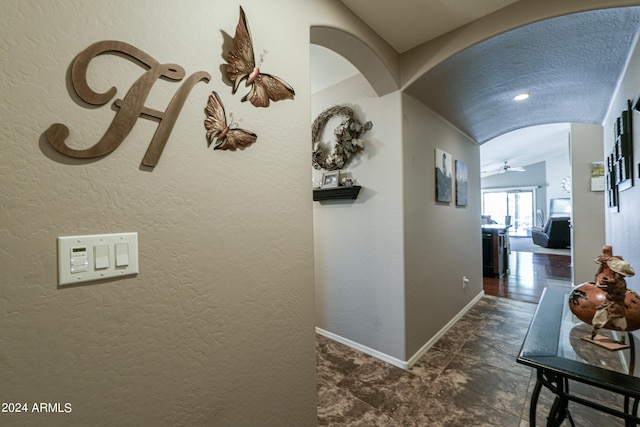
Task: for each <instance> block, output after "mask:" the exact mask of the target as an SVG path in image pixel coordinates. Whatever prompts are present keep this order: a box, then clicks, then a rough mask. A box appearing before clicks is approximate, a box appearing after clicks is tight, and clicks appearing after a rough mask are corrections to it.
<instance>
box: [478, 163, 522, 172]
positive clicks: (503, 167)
mask: <svg viewBox="0 0 640 427" xmlns="http://www.w3.org/2000/svg"><path fill="white" fill-rule="evenodd" d="M525 170H526V169H525V168H523V167H520V166H509V164H508V163H507V162H506V161H505V162H504V163H503V164H501V165H500V167H499V168H498V169H497V170H492V171H482V173H483V174H486V175H495V174H497V173H505V172H524V171H525Z"/></svg>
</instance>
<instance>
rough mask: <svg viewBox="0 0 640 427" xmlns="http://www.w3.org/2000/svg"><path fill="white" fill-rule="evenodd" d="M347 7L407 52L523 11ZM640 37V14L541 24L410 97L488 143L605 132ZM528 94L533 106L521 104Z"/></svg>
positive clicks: (434, 78) (406, 2)
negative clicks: (557, 127) (550, 133)
mask: <svg viewBox="0 0 640 427" xmlns="http://www.w3.org/2000/svg"><path fill="white" fill-rule="evenodd" d="M342 2H343V3H344V4H345V5H347V7H349V8H350V9H352V10H353V11H354V12H355V13H356V14H357V15H358V16H360V17H361V18H362V19H363V21H365V22H366V23H367V24H368V25H369V26H371V27H372V28H373V29H374V30H375V31H376V32H377V33H378V34H379V35H380V36H381V37H383V38H384V39H385V40H387V42H389V43H390V44H391V45H392V46H393V47H394V48H395V49H396V50H397V51H398V52H400V53H402V52H405V51H408V50H409V49H411V48H413V47H415V46H417V45H419V44H421V43H424V42H427V41H428V40H430V39H432V38H434V37H436V36H438V35H441V34H444V33H446V32H447V31H451V30H453V29H455V28H458V27H460V26H463V25H465V24H467V23H469V22H472V21H474V20H476V19H479V18H482V16H484V15H488V14H490V13H493V12H494V11H496V10H498V9H500V8H502V7H507V6H509V5H510V4H512V3H516V2H514V1H509V0H487V1H482V2H469V1H468V0H430V1H425V0H398V1H394V2H385V1H370V0H342ZM603 3H604V2H603ZM638 4H640V2H639V3H638ZM603 7H605V6H603ZM416 22H422V24H421V25H417V24H416ZM639 31H640V6H632V7H624V8H609V9H600V10H593V11H587V12H580V13H575V14H571V15H566V16H561V17H557V18H552V19H548V20H544V21H539V22H536V23H533V24H530V25H527V26H524V27H520V28H516V29H514V30H511V31H508V32H505V33H502V34H499V35H497V36H494V37H492V38H489V39H487V40H484V41H482V42H480V43H477V44H475V45H473V46H471V47H469V48H467V49H465V50H463V51H461V52H459V53H457V54H456V55H453V56H452V57H450V58H448V59H446V60H445V61H443V62H441V63H440V64H438V65H436V66H435V67H434V68H432V69H430V70H429V71H427V72H426V73H425V74H424V75H422V76H420V77H418V78H417V79H416V80H415V81H413V82H411V84H409V86H407V87H406V88H405V91H406V92H407V93H409V94H411V95H412V96H414V97H416V98H418V99H420V100H421V101H422V102H423V103H424V104H425V105H427V106H428V107H429V108H431V109H432V110H433V111H434V112H436V113H437V114H438V115H440V116H442V117H443V118H444V119H445V120H447V121H449V122H450V123H452V124H453V125H454V126H456V127H457V128H458V129H460V130H461V131H463V132H464V133H466V134H467V135H469V136H470V137H471V138H473V139H474V140H475V141H477V142H478V143H480V144H483V143H485V142H487V141H491V140H492V139H494V138H495V137H498V136H500V135H505V134H508V133H509V132H511V131H514V130H517V129H523V128H527V127H529V126H534V125H540V124H549V123H591V124H602V122H603V120H604V118H605V115H606V113H607V111H608V108H609V104H610V102H611V98H612V95H613V93H614V92H615V90H616V87H617V84H618V81H619V79H620V77H621V74H622V73H623V71H624V69H625V67H626V63H627V60H628V58H629V55H630V51H631V49H633V48H634V46H635V43H636V40H637V35H638V33H639ZM521 92H527V93H528V94H529V95H530V97H529V98H528V99H527V100H525V101H520V102H516V101H514V100H513V97H514V96H515V95H516V94H518V93H521ZM565 141H566V140H565ZM529 142H530V141H529ZM513 143H514V144H516V143H517V141H515V140H514V142H513ZM565 146H566V143H565ZM513 151H514V152H517V151H518V149H517V148H515V149H514V150H513ZM505 160H507V159H505ZM483 165H484V162H483Z"/></svg>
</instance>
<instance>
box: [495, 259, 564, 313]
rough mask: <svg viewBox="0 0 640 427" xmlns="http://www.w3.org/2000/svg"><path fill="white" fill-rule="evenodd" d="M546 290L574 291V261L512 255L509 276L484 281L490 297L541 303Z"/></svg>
mask: <svg viewBox="0 0 640 427" xmlns="http://www.w3.org/2000/svg"><path fill="white" fill-rule="evenodd" d="M545 287H566V288H568V289H570V288H571V257H570V256H566V255H550V254H539V253H533V252H511V254H510V255H509V274H506V275H504V276H503V277H502V278H492V277H484V278H483V288H484V292H485V294H486V295H493V296H497V297H503V298H509V299H513V300H517V301H526V302H533V303H537V302H538V301H539V300H540V296H541V295H542V291H543V289H544V288H545Z"/></svg>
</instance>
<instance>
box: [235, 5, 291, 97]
mask: <svg viewBox="0 0 640 427" xmlns="http://www.w3.org/2000/svg"><path fill="white" fill-rule="evenodd" d="M227 63H228V66H227V75H228V76H229V79H231V82H232V83H233V90H232V93H233V94H235V93H236V91H237V90H238V86H240V83H241V82H242V81H243V80H246V82H245V86H247V87H248V86H251V90H250V91H249V93H248V94H246V95H245V96H244V98H242V101H243V102H244V101H246V100H247V99H248V100H249V101H250V102H251V103H252V104H253V105H254V106H256V107H268V106H269V100H272V101H280V100H282V99H293V96H294V95H295V92H294V90H293V88H292V87H291V86H290V85H289V84H288V83H287V82H285V81H284V80H282V79H281V78H280V77H276V76H273V75H270V74H265V73H261V72H260V69H259V68H258V67H256V61H255V56H254V53H253V41H252V40H251V33H250V32H249V26H248V24H247V17H246V16H245V13H244V10H242V6H240V19H239V21H238V25H237V26H236V35H235V36H234V37H233V49H231V51H230V52H229V53H228V54H227Z"/></svg>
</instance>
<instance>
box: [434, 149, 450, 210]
mask: <svg viewBox="0 0 640 427" xmlns="http://www.w3.org/2000/svg"><path fill="white" fill-rule="evenodd" d="M435 166H436V201H437V202H443V203H450V202H451V201H452V182H451V174H452V172H453V162H452V161H451V154H449V153H447V152H446V151H442V150H440V149H439V148H436V155H435Z"/></svg>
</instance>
